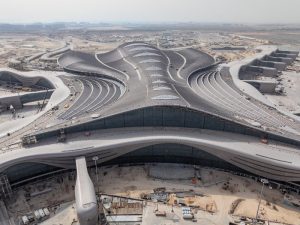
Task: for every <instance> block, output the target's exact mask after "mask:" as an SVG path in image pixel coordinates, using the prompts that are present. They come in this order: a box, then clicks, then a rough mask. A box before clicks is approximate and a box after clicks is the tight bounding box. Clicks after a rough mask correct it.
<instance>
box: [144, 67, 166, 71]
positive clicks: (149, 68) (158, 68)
mask: <svg viewBox="0 0 300 225" xmlns="http://www.w3.org/2000/svg"><path fill="white" fill-rule="evenodd" d="M146 70H147V71H156V70H163V69H162V68H160V67H158V66H150V67H148V68H146Z"/></svg>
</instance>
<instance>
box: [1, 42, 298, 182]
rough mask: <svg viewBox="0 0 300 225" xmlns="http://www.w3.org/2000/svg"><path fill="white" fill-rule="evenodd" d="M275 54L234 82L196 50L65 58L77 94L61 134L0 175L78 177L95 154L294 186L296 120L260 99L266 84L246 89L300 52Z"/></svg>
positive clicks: (49, 136) (15, 155)
mask: <svg viewBox="0 0 300 225" xmlns="http://www.w3.org/2000/svg"><path fill="white" fill-rule="evenodd" d="M276 51H277V50H274V51H273V52H272V55H271V56H269V57H267V56H264V58H263V60H261V59H259V60H260V61H251V62H249V64H245V65H243V67H241V68H240V69H239V70H238V74H237V78H234V77H233V74H232V71H231V69H230V67H229V66H226V65H225V66H224V65H219V64H220V62H216V61H215V59H214V58H213V57H212V56H210V55H208V54H206V53H204V52H202V51H199V50H195V49H191V48H187V49H182V50H180V51H171V50H161V49H158V48H156V47H154V46H152V45H150V44H147V43H144V42H130V43H124V44H122V45H121V46H119V47H118V48H116V49H115V50H113V51H111V52H108V53H104V54H95V55H93V54H87V53H83V52H77V51H69V52H67V53H65V54H63V55H62V56H61V57H60V58H59V60H58V63H59V64H60V66H61V67H63V68H64V70H65V71H66V72H67V73H69V74H70V77H69V79H74V80H76V82H79V83H80V85H81V87H82V90H81V93H80V94H79V95H78V96H77V98H76V99H75V100H74V103H73V104H72V105H71V106H70V107H69V108H68V109H66V110H65V111H63V112H61V113H60V114H58V115H57V123H56V124H55V126H49V127H48V128H46V129H43V130H39V131H32V132H31V133H30V134H28V135H25V136H23V137H22V143H23V147H22V148H21V149H18V150H15V151H12V152H8V153H5V154H3V157H2V158H1V168H0V170H1V172H2V173H3V174H5V175H6V176H7V177H8V179H9V180H10V182H11V183H12V184H15V185H18V184H21V183H20V182H23V181H26V179H31V178H33V177H36V176H40V175H43V174H51V173H54V172H58V171H65V170H68V169H74V168H75V159H76V158H78V157H81V156H84V157H85V158H86V160H87V164H88V165H90V166H92V165H93V164H94V162H93V160H92V158H93V157H94V156H97V157H98V159H99V160H98V162H97V163H99V164H103V165H108V164H128V163H134V164H140V163H149V162H168V163H170V162H171V163H187V164H194V165H200V166H205V167H213V168H220V169H224V170H228V171H235V172H241V173H244V174H251V175H255V176H259V177H266V178H269V179H272V180H277V181H284V182H298V181H300V154H299V150H300V149H299V146H300V121H299V120H297V119H296V118H290V117H289V116H287V115H285V114H284V113H283V112H280V111H278V110H276V108H275V107H272V106H270V105H268V104H265V103H264V102H262V101H260V97H256V94H257V93H258V92H259V91H261V90H260V89H263V88H262V84H260V85H257V83H255V82H254V84H253V82H250V81H249V80H251V79H250V77H251V76H252V78H253V76H255V73H266V75H269V76H270V74H274V76H275V75H276V73H277V72H278V71H280V70H283V69H285V68H284V66H283V64H284V65H286V64H288V63H292V61H293V60H294V59H295V55H297V54H298V53H296V52H284V53H280V52H276ZM277 58H282V60H281V61H282V62H280V63H275V62H274V60H276V61H278V59H277ZM284 59H286V60H284ZM267 62H268V63H267ZM270 62H272V63H270ZM249 71H250V75H249ZM0 78H1V77H0ZM235 79H237V80H235ZM237 82H243V85H247V86H246V88H248V90H252V88H254V89H255V90H256V92H255V95H249V94H248V93H249V92H248V93H245V92H244V91H243V90H242V88H241V87H239V86H238V85H237ZM253 93H254V91H253Z"/></svg>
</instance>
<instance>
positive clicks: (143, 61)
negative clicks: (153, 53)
mask: <svg viewBox="0 0 300 225" xmlns="http://www.w3.org/2000/svg"><path fill="white" fill-rule="evenodd" d="M160 62H161V61H159V60H157V59H145V60H142V61H140V62H139V63H160Z"/></svg>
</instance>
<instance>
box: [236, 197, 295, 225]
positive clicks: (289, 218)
mask: <svg viewBox="0 0 300 225" xmlns="http://www.w3.org/2000/svg"><path fill="white" fill-rule="evenodd" d="M257 204H258V200H257V199H247V200H245V201H243V202H241V203H240V204H239V205H238V207H237V208H236V210H235V212H234V215H239V216H247V217H252V218H255V216H256V211H257ZM258 218H260V219H267V220H272V221H279V222H282V223H288V224H300V213H299V211H296V210H293V209H292V208H290V209H289V208H283V207H281V206H278V205H276V204H272V203H269V202H266V201H262V202H261V207H260V210H259V215H258Z"/></svg>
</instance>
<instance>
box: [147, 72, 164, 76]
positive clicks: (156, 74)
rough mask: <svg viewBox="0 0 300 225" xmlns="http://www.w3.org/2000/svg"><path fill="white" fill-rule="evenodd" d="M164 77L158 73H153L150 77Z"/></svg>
mask: <svg viewBox="0 0 300 225" xmlns="http://www.w3.org/2000/svg"><path fill="white" fill-rule="evenodd" d="M163 76H164V75H162V74H159V73H153V74H151V75H150V77H163Z"/></svg>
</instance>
